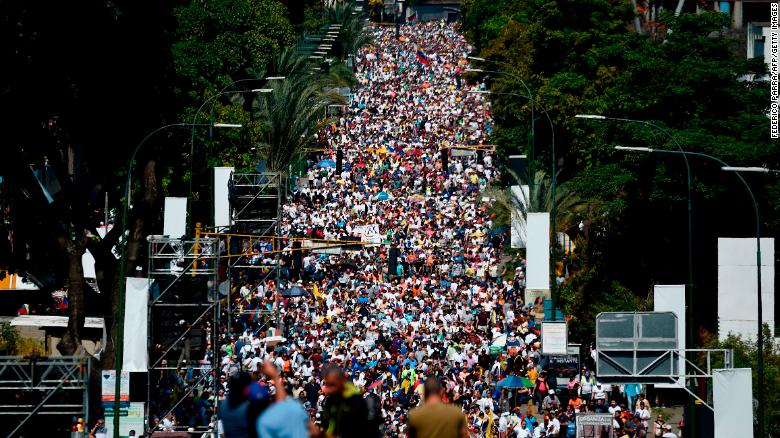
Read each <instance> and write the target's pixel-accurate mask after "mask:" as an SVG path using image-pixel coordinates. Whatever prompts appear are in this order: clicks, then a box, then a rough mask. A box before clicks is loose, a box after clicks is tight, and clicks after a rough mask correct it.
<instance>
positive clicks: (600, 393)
mask: <svg viewBox="0 0 780 438" xmlns="http://www.w3.org/2000/svg"><path fill="white" fill-rule="evenodd" d="M606 399H607V391H606V389H605V388H604V385H602V384H601V383H596V387H595V388H593V400H606Z"/></svg>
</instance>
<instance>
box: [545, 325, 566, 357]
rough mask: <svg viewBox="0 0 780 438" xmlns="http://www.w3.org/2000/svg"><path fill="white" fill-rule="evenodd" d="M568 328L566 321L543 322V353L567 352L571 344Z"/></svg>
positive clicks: (559, 353) (560, 353)
mask: <svg viewBox="0 0 780 438" xmlns="http://www.w3.org/2000/svg"><path fill="white" fill-rule="evenodd" d="M568 330H569V329H568V325H567V324H566V321H544V322H542V340H543V341H542V354H547V355H564V354H567V353H568V344H569V336H568Z"/></svg>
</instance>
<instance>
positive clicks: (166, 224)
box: [163, 196, 187, 239]
mask: <svg viewBox="0 0 780 438" xmlns="http://www.w3.org/2000/svg"><path fill="white" fill-rule="evenodd" d="M163 234H164V235H166V236H170V237H171V239H181V238H182V237H183V236H184V235H186V234H187V198H173V197H170V196H168V197H166V198H165V213H164V216H163Z"/></svg>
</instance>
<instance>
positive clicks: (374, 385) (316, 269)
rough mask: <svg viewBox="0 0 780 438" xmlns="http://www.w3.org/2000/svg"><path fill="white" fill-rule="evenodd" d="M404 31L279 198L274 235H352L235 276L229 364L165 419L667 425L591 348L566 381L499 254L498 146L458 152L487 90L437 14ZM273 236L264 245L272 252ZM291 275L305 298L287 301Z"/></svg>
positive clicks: (228, 426)
mask: <svg viewBox="0 0 780 438" xmlns="http://www.w3.org/2000/svg"><path fill="white" fill-rule="evenodd" d="M400 33H401V37H400V38H398V39H396V38H395V36H394V29H391V28H388V27H374V28H373V36H374V43H373V45H369V46H366V47H364V48H362V49H361V50H360V51H359V53H358V54H357V55H356V57H355V69H356V77H357V80H358V85H357V86H356V87H355V89H354V90H353V95H352V97H351V100H350V104H349V105H348V108H347V109H346V110H345V111H344V113H343V114H342V115H341V116H340V117H339V118H338V119H337V120H335V121H333V123H332V124H330V125H329V126H327V127H326V128H325V129H323V131H322V132H321V133H320V142H322V143H325V144H327V145H328V148H329V149H330V150H332V151H333V152H331V153H328V154H326V155H325V156H322V157H318V158H320V159H328V160H329V161H320V160H313V161H311V163H310V164H311V166H310V168H309V170H308V172H307V173H306V175H305V176H304V177H302V178H300V179H299V180H298V183H297V186H296V187H295V189H294V193H293V194H292V196H290V197H289V199H288V202H287V203H286V204H285V205H284V209H283V216H282V224H281V229H282V235H285V236H291V237H299V238H308V239H323V240H344V239H352V240H354V241H356V242H360V243H358V244H356V245H352V246H350V247H349V248H346V247H342V248H341V249H340V250H319V251H312V250H310V249H307V250H298V246H296V244H295V243H293V241H292V239H290V240H289V241H288V242H286V245H287V249H288V251H287V252H285V253H284V255H283V256H282V257H281V261H280V263H281V266H282V269H281V273H280V275H279V276H278V277H277V276H275V275H267V276H266V275H263V274H265V273H267V271H263V270H260V269H258V270H252V269H246V270H236V271H235V272H232V275H233V284H234V290H233V292H232V293H231V296H230V299H231V301H232V309H233V310H232V312H231V318H232V319H231V320H230V324H229V327H228V324H227V322H223V323H222V324H221V325H220V327H217V330H218V346H217V347H218V350H219V355H218V359H216V360H218V361H219V364H218V365H219V373H218V375H217V376H210V375H204V374H202V373H199V372H198V371H197V370H196V371H193V370H192V369H191V368H182V369H181V370H180V374H179V376H177V377H176V378H173V380H175V381H173V380H171V381H168V382H161V387H164V388H166V389H165V391H166V397H168V398H167V399H166V400H168V402H167V403H166V404H165V406H164V407H163V406H161V405H160V406H157V407H156V408H155V409H156V410H157V411H158V412H166V409H167V408H171V407H174V406H176V404H177V402H179V401H180V400H179V399H177V398H176V393H177V391H181V390H182V388H186V387H187V386H189V385H193V384H194V383H193V382H195V381H198V380H200V383H198V384H197V385H198V388H199V390H198V391H195V394H194V395H192V394H190V396H189V397H191V400H187V401H185V403H180V404H178V406H179V407H178V408H176V409H174V412H173V413H172V414H171V415H169V416H167V417H164V418H158V419H157V420H156V421H157V422H158V423H157V424H159V425H158V429H162V430H172V429H174V427H175V426H176V425H177V423H178V425H179V426H185V427H194V426H203V425H208V424H209V423H211V425H212V426H217V424H215V423H214V420H213V416H212V415H213V413H214V410H215V409H214V408H215V407H216V406H219V409H218V411H219V418H220V423H219V424H221V426H219V428H220V431H221V432H222V433H223V434H224V436H226V437H234V436H235V437H244V436H258V434H259V436H263V437H264V436H268V437H275V436H296V437H297V436H308V435H309V434H311V435H321V436H325V437H339V438H347V437H357V436H361V437H373V436H376V437H380V436H388V437H399V436H414V437H417V436H420V437H424V436H457V435H460V436H473V437H478V436H491V437H495V436H498V437H502V438H503V437H542V436H546V437H571V436H574V430H575V423H576V419H577V416H578V415H579V414H581V413H589V412H597V413H609V414H612V415H613V418H614V426H615V427H616V428H617V429H619V430H620V431H623V432H625V433H626V434H628V435H629V436H631V437H634V436H645V433H646V434H647V436H672V435H663V434H664V433H667V432H668V433H671V431H669V430H668V429H669V428H667V427H665V425H664V424H661V425H660V426H658V425H657V424H654V423H653V420H652V418H651V414H650V405H649V401H648V400H647V399H646V398H644V397H643V396H642V395H640V393H641V392H643V391H641V389H640V388H639V387H637V385H623V386H620V387H618V386H614V387H611V386H607V385H602V384H600V383H599V382H598V380H597V379H596V377H595V375H594V373H593V369H594V366H593V365H594V364H593V360H592V357H591V355H590V354H589V353H590V351H588V352H584V355H583V356H584V360H583V361H582V364H583V367H582V368H581V369H576V370H574V373H573V374H572V375H559V374H557V373H559V371H557V370H555V369H552V368H551V367H549V366H547V363H546V359H545V357H543V356H542V354H541V342H542V339H541V338H540V336H541V333H540V330H539V325H538V322H539V320H540V319H541V318H542V317H543V315H542V314H540V313H541V309H540V308H539V307H537V306H534V305H533V303H526V302H525V301H524V289H525V285H524V264H523V261H522V260H519V259H513V258H511V257H510V256H508V255H506V253H505V252H503V251H502V249H503V245H504V238H505V236H504V233H501V232H495V230H494V228H495V227H494V226H493V223H492V219H491V216H490V214H489V210H490V202H491V201H490V199H483V197H482V195H481V192H482V191H483V190H484V189H485V188H486V187H487V186H488V185H489V184H490V183H491V182H492V181H494V180H495V179H496V178H498V176H499V171H498V169H497V168H496V166H495V163H494V157H493V155H492V153H491V152H490V151H485V152H483V151H480V152H473V153H472V152H465V153H457V154H456V153H453V152H454V151H456V150H460V151H470V150H469V149H463V148H461V149H458V147H459V146H462V145H472V146H473V145H481V144H486V143H489V136H490V134H491V132H492V129H491V111H490V106H489V103H488V102H487V101H486V100H485V99H484V98H483V97H482V95H480V94H478V93H469V91H470V90H475V89H482V88H483V87H484V85H483V84H476V85H469V84H465V82H463V81H462V78H461V72H462V71H463V70H465V69H466V68H467V67H468V61H467V58H466V56H467V55H468V54H469V52H470V51H471V48H470V47H469V45H468V43H467V42H466V41H465V39H464V38H463V36H462V35H460V34H459V33H458V31H457V29H456V27H454V26H452V25H448V24H445V23H444V22H438V21H432V22H423V23H414V24H409V25H404V26H402V27H401V32H400ZM339 154H341V156H337V155H339ZM342 157H343V166H341V167H342V168H340V169H338V171H337V167H339V166H337V165H334V163H336V162H341V161H342ZM273 248H274V245H272V244H271V242H267V243H263V244H262V245H260V246H258V247H257V248H256V250H257V251H258V252H259V253H260V254H259V255H258V257H259V258H267V259H269V260H268V261H269V262H273V261H274V257H276V256H275V255H272V254H271V252H270V251H271V250H272V249H273ZM294 249H295V250H294ZM266 251H267V252H268V255H267V256H264V255H263V254H262V253H263V252H266ZM296 287H298V288H302V289H304V290H305V291H306V294H305V295H304V296H302V297H295V298H284V299H281V297H280V295H281V294H280V293H279V292H280V290H289V289H292V288H296ZM277 306H278V307H277ZM275 315H279V316H278V318H277V317H275ZM204 330H211V327H204ZM499 340H501V342H499ZM491 347H492V348H491ZM211 360H215V359H214V358H212V357H210V355H206V358H205V359H204V361H202V363H205V364H209V363H211V362H210V361H211ZM507 376H516V377H517V378H518V379H517V380H516V381H518V382H521V383H520V384H513V385H505V384H502V382H504V379H506V378H507ZM199 377H203V378H202V379H199ZM214 379H216V380H217V381H216V382H215V381H214ZM561 379H563V380H564V381H565V380H566V379H568V384H563V385H560V383H559V382H560V381H561ZM214 388H216V393H215V391H214ZM439 401H444V402H446V403H448V404H451V405H452V406H455V407H456V408H457V412H460V415H459V416H458V415H457V414H456V415H453V412H452V411H451V410H447V409H444V408H441V407H438V406H436V404H437V403H438V402H439ZM421 406H422V407H421ZM185 407H186V408H185ZM418 407H420V408H419V409H423V408H424V409H425V410H424V411H415V410H414V409H415V408H418ZM410 412H411V414H410ZM420 412H424V415H423V414H420ZM247 418H250V419H252V420H251V421H250V420H246V419H247ZM431 418H434V419H440V420H441V422H432V421H431V420H430V419H431ZM458 418H460V420H459V419H458ZM255 419H256V420H255ZM658 421H663V419H662V418H659V419H658ZM440 423H441V426H437V425H439V424H440ZM656 426H658V427H656ZM659 428H660V429H659ZM656 429H659V430H661V433H660V434H659V433H657V431H656ZM640 431H644V432H640ZM442 434H443V435H442ZM453 434H456V435H453Z"/></svg>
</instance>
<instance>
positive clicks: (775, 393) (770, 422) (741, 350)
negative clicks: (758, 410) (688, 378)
mask: <svg viewBox="0 0 780 438" xmlns="http://www.w3.org/2000/svg"><path fill="white" fill-rule="evenodd" d="M704 342H705V345H707V348H716V349H717V348H725V349H730V350H733V351H734V357H733V361H734V363H733V364H732V366H733V367H734V368H750V369H751V370H752V374H753V380H752V381H753V397H754V398H755V396H756V394H757V393H758V392H759V391H761V392H763V393H764V406H765V408H764V424H765V425H766V426H765V427H766V432H767V434H768V436H777V434H778V433H780V409H779V408H778V406H780V345H779V344H778V342H777V340H776V339H775V338H774V337H773V336H772V332H771V331H770V330H769V326H768V325H767V324H766V323H765V324H764V387H763V388H760V387H758V346H757V345H756V341H754V340H750V339H743V338H741V337H739V336H735V335H733V334H729V335H728V336H727V337H726V339H724V340H722V341H719V340H718V339H717V338H715V337H712V339H708V340H705V341H704ZM702 365H705V364H704V363H702ZM713 366H715V367H717V366H723V364H722V363H720V364H713Z"/></svg>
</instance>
